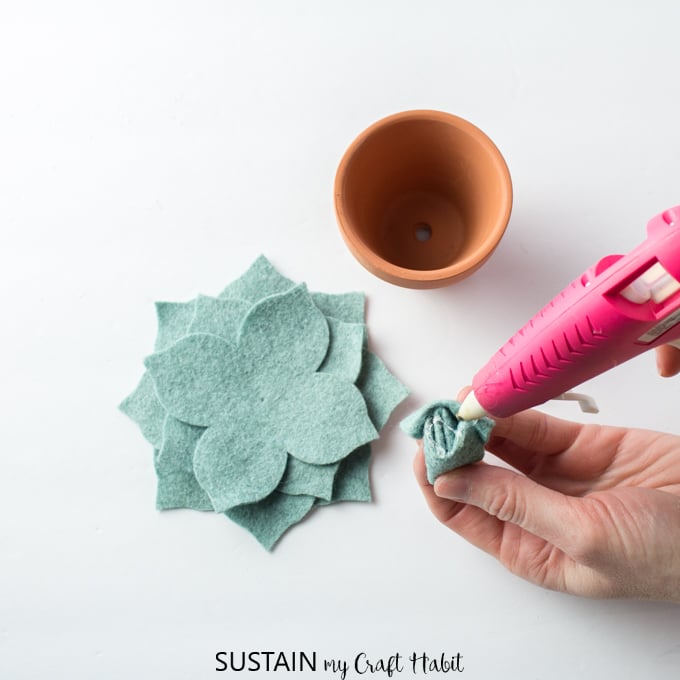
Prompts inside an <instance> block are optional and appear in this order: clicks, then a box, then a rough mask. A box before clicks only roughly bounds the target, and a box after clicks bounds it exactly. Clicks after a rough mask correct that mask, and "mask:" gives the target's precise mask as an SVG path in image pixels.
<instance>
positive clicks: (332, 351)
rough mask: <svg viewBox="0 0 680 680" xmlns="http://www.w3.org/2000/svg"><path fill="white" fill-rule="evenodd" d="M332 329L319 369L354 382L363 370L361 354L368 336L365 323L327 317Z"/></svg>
mask: <svg viewBox="0 0 680 680" xmlns="http://www.w3.org/2000/svg"><path fill="white" fill-rule="evenodd" d="M327 321H328V328H329V330H330V341H329V344H328V351H327V352H326V356H325V357H324V360H323V362H322V363H321V366H320V367H319V371H321V372H322V373H331V374H333V375H335V376H337V377H338V378H341V379H343V380H346V381H347V382H351V383H353V382H354V381H355V380H356V379H357V377H358V376H359V371H360V370H361V355H362V350H363V345H364V337H365V336H366V326H365V325H364V324H363V323H347V322H345V321H338V319H334V318H333V317H330V318H328V319H327Z"/></svg>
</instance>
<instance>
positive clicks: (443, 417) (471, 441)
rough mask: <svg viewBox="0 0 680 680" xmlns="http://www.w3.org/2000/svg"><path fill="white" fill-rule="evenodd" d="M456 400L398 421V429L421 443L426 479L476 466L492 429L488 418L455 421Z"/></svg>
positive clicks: (440, 402) (426, 408) (441, 403)
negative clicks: (466, 466) (463, 466)
mask: <svg viewBox="0 0 680 680" xmlns="http://www.w3.org/2000/svg"><path fill="white" fill-rule="evenodd" d="M459 408H460V403H459V402H457V401H447V400H441V401H434V402H432V403H430V404H427V405H426V406H424V407H423V408H421V409H419V410H417V411H416V412H415V413H412V414H411V415H410V416H407V417H406V418H404V420H402V421H401V423H400V427H401V429H402V430H403V431H404V432H405V433H406V434H408V435H409V436H411V437H414V438H415V439H422V440H423V450H424V453H425V466H426V468H427V480H428V481H429V482H430V484H434V480H435V479H437V477H439V475H441V474H443V473H444V472H449V471H450V470H454V469H455V468H457V467H461V466H462V465H469V464H470V463H476V462H478V461H480V460H482V458H483V457H484V444H486V442H487V441H488V439H489V435H490V434H491V430H492V428H493V426H494V422H493V420H491V419H490V418H479V419H477V420H469V421H467V420H458V418H457V417H456V414H457V413H458V409H459Z"/></svg>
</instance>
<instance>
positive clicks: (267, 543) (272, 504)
mask: <svg viewBox="0 0 680 680" xmlns="http://www.w3.org/2000/svg"><path fill="white" fill-rule="evenodd" d="M313 505H314V498H313V496H289V495H288V494H285V493H279V492H278V491H275V492H274V493H273V494H271V495H270V496H268V497H267V498H265V499H264V500H262V501H260V502H259V503H250V504H247V505H239V506H238V507H236V508H232V509H231V510H228V511H227V512H225V513H224V514H225V515H226V516H227V517H229V519H231V520H233V521H234V522H236V524H239V525H240V526H242V527H243V528H244V529H247V530H248V531H250V533H251V534H253V536H255V538H256V539H257V540H258V541H259V542H260V544H261V545H262V546H263V547H265V548H266V549H267V550H271V549H272V548H273V547H274V545H275V544H276V542H277V541H278V540H279V539H280V538H281V536H282V535H283V534H284V533H285V532H286V531H287V530H288V529H289V528H290V527H292V526H293V525H294V524H297V523H298V522H299V521H300V520H301V519H303V518H304V517H305V515H307V513H308V512H309V511H310V510H311V509H312V507H313Z"/></svg>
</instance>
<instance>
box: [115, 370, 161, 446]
mask: <svg viewBox="0 0 680 680" xmlns="http://www.w3.org/2000/svg"><path fill="white" fill-rule="evenodd" d="M119 408H120V410H121V411H122V412H123V413H124V414H125V415H126V416H128V418H130V419H131V420H133V421H134V422H135V423H137V425H138V426H139V429H140V430H141V431H142V435H143V436H144V438H145V439H146V440H147V441H148V442H149V443H150V444H151V445H152V446H153V447H154V448H155V449H160V448H161V447H162V446H163V422H164V421H165V409H164V408H163V404H161V402H160V401H159V399H158V396H157V395H156V388H155V387H154V384H153V379H152V377H151V376H150V375H149V373H145V374H144V375H143V376H142V378H141V380H140V381H139V384H138V385H137V387H136V388H135V389H134V391H133V392H132V393H131V394H130V395H128V396H127V397H125V399H124V400H123V401H122V403H121V404H120V407H119Z"/></svg>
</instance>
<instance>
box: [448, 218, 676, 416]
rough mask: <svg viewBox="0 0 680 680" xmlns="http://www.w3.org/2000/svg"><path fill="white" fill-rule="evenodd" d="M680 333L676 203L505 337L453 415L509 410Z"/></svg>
mask: <svg viewBox="0 0 680 680" xmlns="http://www.w3.org/2000/svg"><path fill="white" fill-rule="evenodd" d="M679 339H680V206H676V207H675V208H671V209H670V210H667V211H666V212H663V213H661V214H660V215H657V216H656V217H654V218H653V219H651V220H650V222H649V224H648V225H647V239H646V240H645V241H644V242H643V243H641V244H640V245H639V246H638V247H637V248H635V249H634V250H632V251H631V252H630V253H628V254H627V255H608V256H607V257H604V258H602V259H601V260H600V261H599V262H598V263H597V264H596V265H594V266H593V267H591V268H590V269H588V271H586V272H585V273H584V274H583V275H582V276H580V277H579V278H578V279H576V280H575V281H573V282H572V283H571V284H570V285H569V286H567V288H565V289H564V290H563V291H562V292H561V293H560V294H559V295H557V297H555V298H554V299H553V300H552V301H551V302H549V303H548V305H547V306H546V307H544V308H543V309H542V310H541V311H540V312H538V314H536V316H534V318H533V319H531V321H529V323H528V324H526V326H524V327H523V328H522V329H520V330H519V331H518V332H517V333H516V334H515V335H514V336H513V337H512V338H510V340H508V342H507V343H506V344H505V345H503V347H501V348H500V349H499V350H498V352H496V354H495V355H494V356H493V357H492V358H491V361H489V363H488V364H487V365H486V366H484V368H482V370H481V371H479V373H477V375H475V377H474V379H473V382H472V392H470V394H469V395H468V396H467V397H466V399H465V400H464V401H463V404H462V406H461V408H460V411H459V412H458V417H459V418H461V419H463V420H471V419H473V418H479V417H481V416H483V415H487V414H488V415H491V416H498V417H504V416H509V415H512V414H513V413H517V412H518V411H522V410H524V409H526V408H531V407H532V406H536V405H537V404H542V403H543V402H545V401H547V400H548V399H555V398H559V397H560V396H561V395H563V393H565V392H567V391H568V390H570V389H572V388H573V387H574V386H576V385H579V384H580V383H582V382H584V381H585V380H588V379H590V378H593V377H594V376H596V375H599V374H600V373H604V371H607V370H609V369H610V368H613V367H614V366H616V365H618V364H620V363H622V362H624V361H627V360H628V359H632V358H633V357H634V356H637V355H638V354H641V353H642V352H646V351H647V350H649V349H652V348H654V347H657V346H658V345H662V344H673V343H675V342H676V341H678V340H679ZM678 346H680V344H679V345H678Z"/></svg>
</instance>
